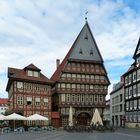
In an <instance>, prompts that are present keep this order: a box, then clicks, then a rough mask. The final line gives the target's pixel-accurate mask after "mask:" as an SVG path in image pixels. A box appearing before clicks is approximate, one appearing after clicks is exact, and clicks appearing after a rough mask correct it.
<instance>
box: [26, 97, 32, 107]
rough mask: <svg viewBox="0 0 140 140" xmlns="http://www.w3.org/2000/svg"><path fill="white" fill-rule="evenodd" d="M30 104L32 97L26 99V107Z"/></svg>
mask: <svg viewBox="0 0 140 140" xmlns="http://www.w3.org/2000/svg"><path fill="white" fill-rule="evenodd" d="M31 104H32V97H27V105H31Z"/></svg>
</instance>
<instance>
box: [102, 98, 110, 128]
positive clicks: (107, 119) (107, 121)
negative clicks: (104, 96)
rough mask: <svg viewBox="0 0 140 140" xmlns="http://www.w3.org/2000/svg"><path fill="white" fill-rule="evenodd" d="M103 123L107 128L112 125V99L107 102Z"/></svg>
mask: <svg viewBox="0 0 140 140" xmlns="http://www.w3.org/2000/svg"><path fill="white" fill-rule="evenodd" d="M103 121H104V124H105V125H106V126H107V125H110V123H111V115H110V99H109V100H106V106H105V109H104V114H103Z"/></svg>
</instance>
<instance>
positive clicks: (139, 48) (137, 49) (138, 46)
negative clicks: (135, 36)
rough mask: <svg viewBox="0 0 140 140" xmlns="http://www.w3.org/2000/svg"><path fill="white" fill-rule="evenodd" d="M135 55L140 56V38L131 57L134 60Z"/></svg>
mask: <svg viewBox="0 0 140 140" xmlns="http://www.w3.org/2000/svg"><path fill="white" fill-rule="evenodd" d="M137 54H140V38H139V40H138V44H137V47H136V50H135V52H134V55H133V58H134V59H135V58H136V56H137Z"/></svg>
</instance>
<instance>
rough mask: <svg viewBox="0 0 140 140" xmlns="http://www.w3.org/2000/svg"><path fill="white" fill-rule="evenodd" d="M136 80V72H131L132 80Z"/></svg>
mask: <svg viewBox="0 0 140 140" xmlns="http://www.w3.org/2000/svg"><path fill="white" fill-rule="evenodd" d="M135 80H136V72H134V73H133V81H135Z"/></svg>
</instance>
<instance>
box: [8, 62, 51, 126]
mask: <svg viewBox="0 0 140 140" xmlns="http://www.w3.org/2000/svg"><path fill="white" fill-rule="evenodd" d="M51 85H52V82H51V81H50V80H49V79H48V78H47V77H46V76H44V75H43V74H42V73H41V70H40V69H39V68H37V67H36V66H35V65H33V64H30V65H28V66H27V67H25V68H24V69H16V68H8V83H7V88H6V91H8V98H9V109H10V110H12V111H13V112H16V113H18V114H21V115H23V116H30V115H33V114H35V113H37V114H40V115H43V116H46V117H48V118H49V119H51ZM26 122H27V121H26ZM26 122H25V123H26ZM27 123H29V124H27V125H32V124H31V123H32V122H30V121H29V122H27ZM42 123H43V122H42ZM42 125H43V124H42Z"/></svg>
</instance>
